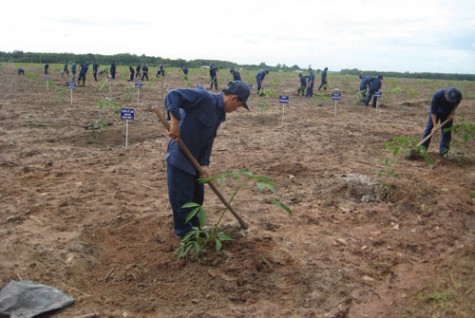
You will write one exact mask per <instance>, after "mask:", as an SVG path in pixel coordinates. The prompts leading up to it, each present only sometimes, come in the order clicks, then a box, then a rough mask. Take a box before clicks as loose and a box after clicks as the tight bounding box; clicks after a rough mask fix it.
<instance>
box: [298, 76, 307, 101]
mask: <svg viewBox="0 0 475 318" xmlns="http://www.w3.org/2000/svg"><path fill="white" fill-rule="evenodd" d="M299 79H300V87H299V89H298V90H297V95H302V96H304V95H305V88H306V87H307V77H306V76H304V75H303V74H302V73H299Z"/></svg>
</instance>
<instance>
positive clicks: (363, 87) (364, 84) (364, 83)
mask: <svg viewBox="0 0 475 318" xmlns="http://www.w3.org/2000/svg"><path fill="white" fill-rule="evenodd" d="M359 79H360V89H359V95H360V103H362V104H364V102H365V99H366V93H367V91H368V86H369V82H370V81H371V79H372V77H370V76H365V75H363V74H360V76H359Z"/></svg>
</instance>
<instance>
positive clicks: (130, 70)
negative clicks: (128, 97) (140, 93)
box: [129, 65, 135, 82]
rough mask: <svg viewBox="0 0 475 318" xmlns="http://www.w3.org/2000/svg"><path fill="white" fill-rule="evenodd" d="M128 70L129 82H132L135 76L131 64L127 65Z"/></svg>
mask: <svg viewBox="0 0 475 318" xmlns="http://www.w3.org/2000/svg"><path fill="white" fill-rule="evenodd" d="M129 72H130V77H129V82H133V80H134V78H135V69H134V67H133V66H132V65H129Z"/></svg>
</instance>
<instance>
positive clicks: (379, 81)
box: [364, 75, 383, 108]
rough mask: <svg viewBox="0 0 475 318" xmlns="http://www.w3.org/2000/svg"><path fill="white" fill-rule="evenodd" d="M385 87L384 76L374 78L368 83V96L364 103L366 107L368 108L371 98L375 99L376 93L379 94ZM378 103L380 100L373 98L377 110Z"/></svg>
mask: <svg viewBox="0 0 475 318" xmlns="http://www.w3.org/2000/svg"><path fill="white" fill-rule="evenodd" d="M382 85H383V76H382V75H379V76H378V77H373V78H372V79H371V80H370V81H369V83H368V95H367V96H366V100H365V102H364V104H365V106H366V107H368V105H369V101H370V100H371V97H373V95H374V93H376V92H378V91H379V90H380V89H381V86H382ZM377 102H378V98H377V97H376V96H375V97H373V108H376V103H377Z"/></svg>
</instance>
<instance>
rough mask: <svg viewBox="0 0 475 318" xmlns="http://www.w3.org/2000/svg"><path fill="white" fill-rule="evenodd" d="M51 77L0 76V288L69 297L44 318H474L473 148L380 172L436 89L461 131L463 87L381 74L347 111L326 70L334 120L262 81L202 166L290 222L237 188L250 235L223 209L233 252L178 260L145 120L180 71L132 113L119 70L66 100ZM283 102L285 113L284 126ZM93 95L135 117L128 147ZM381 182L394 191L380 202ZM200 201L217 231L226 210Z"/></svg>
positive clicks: (349, 82) (145, 94)
mask: <svg viewBox="0 0 475 318" xmlns="http://www.w3.org/2000/svg"><path fill="white" fill-rule="evenodd" d="M59 71H60V67H59V66H58V67H57V70H54V68H53V73H54V74H53V75H52V79H51V81H50V82H49V84H48V85H49V90H46V82H45V81H44V80H43V79H42V76H41V75H39V76H38V77H34V76H28V73H31V72H36V73H38V74H40V73H41V67H40V66H39V67H38V68H37V69H34V70H33V71H32V70H31V69H28V68H27V76H24V77H19V76H18V75H16V73H15V72H16V69H15V67H14V66H13V65H9V64H6V65H3V66H2V69H1V71H0V94H1V97H0V175H1V183H0V240H1V245H0V284H1V285H5V284H6V283H8V282H9V281H10V280H20V279H24V280H32V281H34V282H37V283H41V284H47V285H51V286H54V287H56V288H58V289H60V290H62V291H63V292H65V293H66V294H68V295H69V296H71V297H74V298H75V299H76V301H75V304H74V305H72V306H70V307H68V308H67V309H64V310H61V311H59V312H57V313H55V314H54V316H55V317H80V316H83V315H88V314H91V315H90V316H91V317H92V316H96V317H340V318H341V317H386V318H388V317H473V315H474V314H475V290H474V287H473V286H475V269H474V266H475V245H474V239H475V213H474V193H475V146H474V143H473V140H472V141H469V142H468V143H462V142H461V138H460V136H455V138H454V142H453V143H452V145H453V147H452V148H453V149H452V151H451V154H452V156H451V157H449V159H448V160H446V159H439V158H438V156H437V154H436V152H435V151H436V148H437V147H436V145H437V143H438V141H439V138H435V139H434V140H433V144H432V145H431V148H430V155H431V157H432V158H433V160H434V164H433V165H429V164H427V163H426V162H425V161H421V160H407V159H406V158H404V157H403V158H401V159H400V160H399V162H398V163H397V164H396V165H395V166H394V167H393V168H394V170H395V171H396V172H397V173H399V174H400V176H399V178H395V177H388V178H384V177H381V176H378V175H377V171H378V170H379V169H388V167H386V166H384V165H383V164H382V161H383V160H384V159H385V158H392V156H391V153H390V151H389V150H386V149H384V148H383V143H384V142H386V141H389V140H390V139H391V138H392V137H396V136H412V137H417V138H419V137H420V136H421V134H422V131H423V128H424V125H425V122H426V119H427V114H428V108H429V104H430V99H431V96H432V94H433V93H434V92H435V91H436V90H437V89H439V88H445V87H448V86H457V87H459V88H460V89H461V90H462V92H463V93H464V100H463V102H462V105H461V107H460V110H459V112H458V114H457V117H456V120H457V121H461V120H464V121H465V122H469V123H472V124H473V123H474V122H475V120H474V119H475V116H474V109H475V108H474V104H475V95H474V93H473V92H474V91H475V83H471V82H451V83H448V82H442V81H426V80H402V79H385V82H384V84H383V85H384V86H383V97H384V98H383V104H382V107H381V108H380V109H378V110H373V109H370V108H368V109H365V108H364V107H362V106H358V105H357V104H356V95H355V93H354V91H355V88H357V87H358V80H357V78H356V77H345V76H332V75H330V76H329V81H330V88H331V89H333V88H334V87H339V88H340V89H341V91H342V95H343V99H342V100H341V102H340V103H339V108H338V111H337V112H336V113H335V112H334V103H333V102H332V101H331V100H330V98H329V95H330V90H329V91H327V92H325V93H324V94H323V97H313V98H309V99H305V98H303V97H299V96H294V95H293V93H294V91H295V90H296V88H297V87H298V77H297V76H296V74H284V73H282V74H277V73H271V74H269V75H268V78H267V79H266V81H267V83H268V84H267V85H268V87H269V88H271V90H273V91H274V92H275V95H274V96H273V97H267V98H265V97H261V98H259V97H256V96H254V95H253V96H252V97H251V99H250V102H249V104H250V105H251V107H253V110H252V111H251V112H246V111H244V110H240V111H238V112H236V113H232V114H229V115H228V118H227V121H226V123H225V125H224V126H223V127H222V129H220V131H219V134H218V137H217V139H216V142H215V145H214V152H213V156H212V165H211V168H212V171H213V172H216V173H217V172H223V171H232V170H237V169H240V168H248V169H250V170H251V171H253V172H254V173H256V174H259V175H264V176H268V177H271V178H272V179H273V180H274V181H275V183H276V187H277V190H278V191H279V194H280V197H279V198H280V200H282V201H283V202H284V203H286V204H287V205H288V206H289V207H290V208H291V209H292V211H293V215H292V216H288V215H287V214H285V213H284V212H283V211H281V210H279V209H277V208H276V207H275V206H273V205H271V204H269V201H268V198H269V194H268V193H262V192H259V191H258V190H255V189H246V190H244V191H243V192H241V193H240V194H239V195H238V198H236V200H235V201H234V202H233V207H234V208H235V209H236V210H237V211H238V212H239V213H240V214H241V216H242V217H243V218H244V220H246V221H247V222H248V223H249V224H250V228H249V230H247V231H239V225H238V223H237V222H236V220H235V219H234V218H233V217H232V216H231V214H229V215H227V216H226V218H225V221H224V227H225V228H226V229H227V230H228V231H229V232H230V233H231V234H232V235H233V237H234V238H235V240H234V241H232V242H226V243H225V244H224V247H223V251H222V252H221V253H216V252H214V251H213V250H212V249H211V250H209V251H208V252H207V253H205V255H204V257H203V258H201V259H200V260H199V261H189V260H188V261H186V260H178V259H177V258H176V255H175V250H176V248H177V247H178V245H179V240H178V239H177V238H176V237H175V236H174V235H173V233H172V229H171V211H170V208H169V205H168V199H167V186H166V179H165V163H164V161H163V156H164V153H165V150H166V144H167V141H168V140H167V137H166V134H165V132H164V129H163V127H162V126H161V125H160V123H159V122H158V120H157V118H156V117H155V115H154V114H152V113H150V112H146V111H145V109H146V108H147V107H148V106H153V107H163V97H164V92H165V91H166V89H168V88H174V87H183V86H184V84H183V81H182V80H181V74H180V73H179V71H178V70H171V71H169V72H168V74H167V77H166V78H165V79H160V80H157V79H155V78H153V79H151V80H150V81H149V82H147V83H146V84H145V86H144V88H143V89H142V91H141V95H140V103H139V105H137V100H136V91H135V90H134V89H133V88H132V87H133V84H132V83H130V82H127V81H126V80H125V78H126V75H125V74H121V78H120V79H119V80H118V81H116V82H115V83H114V84H113V86H112V90H111V91H110V90H109V86H108V84H107V82H105V80H104V79H103V78H101V80H100V81H99V82H93V81H92V80H91V78H92V76H91V74H88V82H87V83H86V86H85V87H78V88H76V89H75V90H74V91H73V103H72V105H71V102H70V93H69V90H68V89H67V87H66V86H65V81H66V79H61V76H60V75H58V72H59ZM227 75H228V74H227V73H225V72H224V71H223V72H222V74H221V75H220V76H221V82H225V79H224V78H226V77H227ZM243 75H244V78H245V79H246V76H247V77H248V78H249V79H252V78H253V75H254V74H253V73H249V74H246V73H245V72H244V74H243ZM229 77H230V76H229ZM207 80H208V79H207V74H206V71H198V70H192V72H191V74H190V83H191V84H190V85H193V86H194V85H198V84H201V85H206V83H207ZM395 88H399V90H398V89H395ZM391 90H392V91H393V92H395V93H394V94H391V93H390V92H391ZM411 90H412V91H411ZM414 90H415V92H416V93H414ZM284 94H285V95H290V108H289V107H286V108H285V109H284V110H285V116H284V120H283V122H282V107H281V105H279V103H278V98H277V96H278V95H284ZM107 97H113V98H114V100H116V101H117V102H118V103H119V104H121V105H123V106H124V107H136V108H137V114H136V120H135V121H134V122H130V123H129V147H128V149H125V124H124V122H122V121H121V120H120V118H119V117H118V115H114V114H112V112H110V111H108V110H107V109H100V108H99V107H98V102H99V101H101V100H105V99H106V98H107ZM321 102H323V103H324V105H323V106H319V104H320V103H321ZM98 118H105V119H107V120H108V121H109V122H110V124H111V125H109V126H108V127H106V128H104V129H101V130H100V132H99V134H98V135H97V136H96V137H93V134H92V132H91V131H90V130H86V129H85V128H84V126H86V125H88V124H89V123H90V122H92V121H94V120H96V119H98ZM383 178H384V179H383ZM380 182H384V183H385V184H388V185H390V186H391V187H392V190H391V197H389V198H387V197H385V196H383V195H381V194H384V193H387V192H384V191H382V190H381V188H380V187H379V186H378V185H379V184H380ZM218 187H219V188H220V190H221V191H222V192H223V193H225V194H228V193H230V191H231V189H229V186H227V185H218ZM206 191H207V194H206V201H205V208H206V210H207V211H208V213H209V215H210V218H211V220H210V223H211V224H213V222H216V218H217V214H218V213H217V212H218V211H219V210H220V209H221V206H222V205H221V203H220V202H219V201H218V199H217V198H216V197H215V195H214V194H213V193H212V191H210V189H207V190H206ZM92 314H95V315H92Z"/></svg>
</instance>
